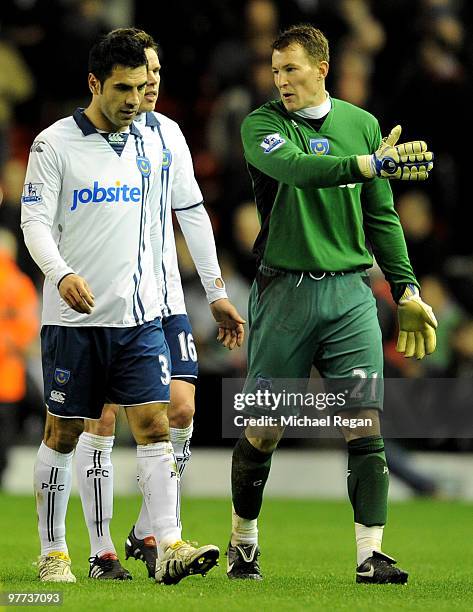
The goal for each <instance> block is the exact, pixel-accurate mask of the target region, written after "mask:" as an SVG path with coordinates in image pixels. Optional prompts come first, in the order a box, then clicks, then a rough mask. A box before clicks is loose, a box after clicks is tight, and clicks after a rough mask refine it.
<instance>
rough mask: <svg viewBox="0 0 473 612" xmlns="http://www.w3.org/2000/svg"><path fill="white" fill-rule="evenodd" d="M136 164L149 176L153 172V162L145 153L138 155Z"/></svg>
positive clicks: (144, 174) (142, 172)
mask: <svg viewBox="0 0 473 612" xmlns="http://www.w3.org/2000/svg"><path fill="white" fill-rule="evenodd" d="M136 165H137V166H138V170H139V171H140V172H141V174H142V175H143V176H144V177H145V178H147V177H148V176H149V175H150V174H151V162H150V161H149V159H148V158H147V157H145V156H144V155H137V156H136Z"/></svg>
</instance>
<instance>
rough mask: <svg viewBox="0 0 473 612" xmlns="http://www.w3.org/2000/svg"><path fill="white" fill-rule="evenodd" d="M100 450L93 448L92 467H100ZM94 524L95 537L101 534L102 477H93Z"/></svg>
mask: <svg viewBox="0 0 473 612" xmlns="http://www.w3.org/2000/svg"><path fill="white" fill-rule="evenodd" d="M101 455H102V451H99V450H94V469H95V468H101V467H102V465H101V463H100V459H101ZM94 501H95V524H96V529H97V537H99V538H100V537H101V536H103V522H102V521H103V506H102V479H101V478H94Z"/></svg>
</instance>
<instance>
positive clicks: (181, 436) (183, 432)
mask: <svg viewBox="0 0 473 612" xmlns="http://www.w3.org/2000/svg"><path fill="white" fill-rule="evenodd" d="M193 430H194V424H193V423H191V424H190V425H189V427H184V428H183V429H178V428H177V427H170V428H169V435H170V438H171V443H172V447H173V449H174V456H175V457H176V463H177V469H178V470H179V475H180V477H181V478H182V474H183V473H184V470H185V468H186V465H187V463H188V461H189V459H190V458H191V454H192V453H191V451H190V441H191V437H192V432H193ZM179 494H180V487H179ZM152 535H154V534H153V529H152V527H151V522H150V520H149V514H148V509H147V508H146V504H145V502H144V500H143V502H142V503H141V509H140V514H139V516H138V519H137V520H136V523H135V536H136V537H137V538H138V539H139V540H144V538H147V537H149V536H152Z"/></svg>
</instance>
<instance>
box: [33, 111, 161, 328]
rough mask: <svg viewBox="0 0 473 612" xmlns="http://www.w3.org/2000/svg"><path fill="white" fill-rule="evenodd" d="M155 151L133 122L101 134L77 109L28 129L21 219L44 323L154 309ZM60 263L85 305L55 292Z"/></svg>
mask: <svg viewBox="0 0 473 612" xmlns="http://www.w3.org/2000/svg"><path fill="white" fill-rule="evenodd" d="M123 141H126V142H125V144H124V146H123ZM120 149H122V150H121V153H120V154H119V152H120ZM117 151H118V153H117ZM162 158H163V152H162V149H160V148H159V147H158V146H156V142H155V140H153V142H151V140H150V137H149V136H148V137H147V136H146V135H144V134H142V133H141V132H140V130H139V129H138V128H137V127H136V126H135V125H134V124H132V125H131V126H130V131H129V132H128V133H124V132H120V133H118V134H113V135H109V138H108V140H106V139H105V138H104V136H103V135H102V134H100V133H99V132H98V131H97V130H96V129H95V127H94V126H93V125H92V123H91V122H90V121H89V119H88V118H87V117H86V115H84V113H83V112H82V111H81V110H80V109H78V110H76V112H75V113H74V115H73V116H71V117H67V118H65V119H61V120H60V121H57V122H56V123H54V124H53V125H51V126H50V127H48V128H47V129H45V130H44V131H43V132H41V133H40V134H39V135H38V136H37V138H36V140H35V141H34V143H33V145H32V147H31V152H30V157H29V161H28V168H27V173H26V180H25V187H24V192H23V197H22V222H21V227H22V229H23V232H24V235H25V242H26V244H27V246H28V248H29V250H30V253H31V255H32V257H33V259H35V261H36V263H37V264H38V265H39V267H40V268H41V270H42V271H43V273H44V274H45V277H46V278H45V283H44V290H43V316H42V322H43V324H44V325H66V326H106V327H108V326H110V327H130V326H135V325H140V324H142V323H144V322H145V321H152V320H153V319H155V318H156V317H158V316H160V314H161V313H160V298H159V296H160V288H159V282H160V280H159V277H160V274H161V272H160V270H161V258H162V228H161V212H160V210H159V205H160V202H161V194H160V189H161V184H160V176H161V163H162ZM69 272H74V273H76V274H79V275H80V276H82V277H83V278H85V280H86V281H87V283H88V284H89V286H90V288H91V290H92V293H93V294H94V295H95V307H94V309H93V311H92V313H91V314H90V315H86V314H80V313H77V312H75V311H74V310H72V309H71V308H70V307H69V306H68V305H67V304H66V302H64V301H63V300H62V299H61V297H60V295H59V291H58V289H57V284H58V282H59V281H60V280H61V278H63V277H64V275H65V274H67V273H69Z"/></svg>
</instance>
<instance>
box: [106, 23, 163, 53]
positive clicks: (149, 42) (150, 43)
mask: <svg viewBox="0 0 473 612" xmlns="http://www.w3.org/2000/svg"><path fill="white" fill-rule="evenodd" d="M110 34H121V35H129V36H132V37H133V38H134V39H135V40H137V41H138V42H140V43H141V44H142V45H143V47H144V49H154V50H155V51H156V53H157V54H158V55H160V51H161V50H160V48H159V45H158V43H157V42H156V41H155V40H154V38H153V37H152V36H151V34H148V32H145V31H144V30H140V29H139V28H118V29H116V30H113V31H112V32H110Z"/></svg>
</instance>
